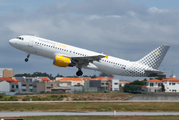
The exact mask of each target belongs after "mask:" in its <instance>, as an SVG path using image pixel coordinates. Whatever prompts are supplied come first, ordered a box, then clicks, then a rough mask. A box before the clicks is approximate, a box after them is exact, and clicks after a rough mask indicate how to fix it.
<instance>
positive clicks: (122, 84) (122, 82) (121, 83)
mask: <svg viewBox="0 0 179 120" xmlns="http://www.w3.org/2000/svg"><path fill="white" fill-rule="evenodd" d="M129 83H131V81H119V85H120V87H124V85H125V84H129Z"/></svg>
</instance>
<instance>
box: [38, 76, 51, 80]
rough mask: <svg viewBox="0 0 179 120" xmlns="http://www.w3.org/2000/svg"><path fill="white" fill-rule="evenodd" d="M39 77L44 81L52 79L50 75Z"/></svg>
mask: <svg viewBox="0 0 179 120" xmlns="http://www.w3.org/2000/svg"><path fill="white" fill-rule="evenodd" d="M38 78H40V79H42V81H50V79H49V78H48V77H38Z"/></svg>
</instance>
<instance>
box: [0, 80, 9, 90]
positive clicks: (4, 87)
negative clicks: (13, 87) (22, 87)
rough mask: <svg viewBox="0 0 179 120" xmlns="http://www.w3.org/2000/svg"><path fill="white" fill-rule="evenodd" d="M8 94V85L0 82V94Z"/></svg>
mask: <svg viewBox="0 0 179 120" xmlns="http://www.w3.org/2000/svg"><path fill="white" fill-rule="evenodd" d="M6 92H10V83H8V82H6V81H2V82H0V93H6Z"/></svg>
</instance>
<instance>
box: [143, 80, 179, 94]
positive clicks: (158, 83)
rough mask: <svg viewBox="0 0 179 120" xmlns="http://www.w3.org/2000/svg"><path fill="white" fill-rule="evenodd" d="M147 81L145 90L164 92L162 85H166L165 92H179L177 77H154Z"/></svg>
mask: <svg viewBox="0 0 179 120" xmlns="http://www.w3.org/2000/svg"><path fill="white" fill-rule="evenodd" d="M146 83H147V84H146V87H145V88H144V87H143V90H144V91H145V92H162V85H164V89H165V92H179V79H177V78H166V79H163V80H157V79H152V80H148V81H146Z"/></svg>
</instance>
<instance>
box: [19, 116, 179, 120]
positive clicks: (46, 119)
mask: <svg viewBox="0 0 179 120" xmlns="http://www.w3.org/2000/svg"><path fill="white" fill-rule="evenodd" d="M16 119H17V118H16ZM19 119H24V120H144V119H145V120H178V119H179V116H115V117H114V116H38V117H20V118H19Z"/></svg>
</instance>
